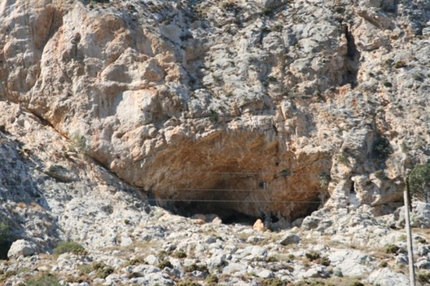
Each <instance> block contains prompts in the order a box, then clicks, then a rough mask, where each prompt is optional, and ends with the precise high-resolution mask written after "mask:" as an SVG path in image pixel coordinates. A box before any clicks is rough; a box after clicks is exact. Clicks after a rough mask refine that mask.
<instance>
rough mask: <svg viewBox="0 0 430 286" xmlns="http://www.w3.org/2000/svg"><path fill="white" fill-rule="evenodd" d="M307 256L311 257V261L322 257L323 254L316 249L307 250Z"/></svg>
mask: <svg viewBox="0 0 430 286" xmlns="http://www.w3.org/2000/svg"><path fill="white" fill-rule="evenodd" d="M305 256H306V258H307V259H309V261H314V260H317V259H319V258H321V255H320V254H319V253H318V252H316V251H310V252H306V254H305Z"/></svg>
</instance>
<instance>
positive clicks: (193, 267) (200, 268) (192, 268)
mask: <svg viewBox="0 0 430 286" xmlns="http://www.w3.org/2000/svg"><path fill="white" fill-rule="evenodd" d="M184 270H185V272H193V271H201V272H203V273H206V274H208V273H209V270H208V268H207V267H206V265H197V264H195V263H193V264H191V265H188V266H185V267H184Z"/></svg>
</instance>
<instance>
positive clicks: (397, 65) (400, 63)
mask: <svg viewBox="0 0 430 286" xmlns="http://www.w3.org/2000/svg"><path fill="white" fill-rule="evenodd" d="M406 66H407V65H406V62H405V61H403V60H400V61H397V62H395V63H394V67H395V68H396V69H399V68H404V67H406Z"/></svg>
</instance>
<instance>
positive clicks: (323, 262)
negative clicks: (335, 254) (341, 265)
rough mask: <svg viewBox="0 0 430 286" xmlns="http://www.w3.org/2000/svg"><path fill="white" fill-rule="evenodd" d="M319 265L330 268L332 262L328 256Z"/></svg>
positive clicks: (322, 258)
mask: <svg viewBox="0 0 430 286" xmlns="http://www.w3.org/2000/svg"><path fill="white" fill-rule="evenodd" d="M319 263H320V264H321V265H324V266H330V263H331V260H330V258H328V257H327V256H323V257H321V259H320V261H319Z"/></svg>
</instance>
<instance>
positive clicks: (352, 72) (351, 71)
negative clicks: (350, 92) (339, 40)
mask: <svg viewBox="0 0 430 286" xmlns="http://www.w3.org/2000/svg"><path fill="white" fill-rule="evenodd" d="M344 33H345V38H346V41H347V52H346V59H345V62H346V71H345V75H344V78H343V84H348V83H349V84H350V85H351V87H352V88H354V87H355V86H357V74H358V66H359V59H360V52H359V51H358V49H357V46H356V44H355V40H354V36H353V35H352V33H351V31H350V30H349V28H348V25H345V26H344Z"/></svg>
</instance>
